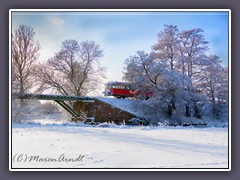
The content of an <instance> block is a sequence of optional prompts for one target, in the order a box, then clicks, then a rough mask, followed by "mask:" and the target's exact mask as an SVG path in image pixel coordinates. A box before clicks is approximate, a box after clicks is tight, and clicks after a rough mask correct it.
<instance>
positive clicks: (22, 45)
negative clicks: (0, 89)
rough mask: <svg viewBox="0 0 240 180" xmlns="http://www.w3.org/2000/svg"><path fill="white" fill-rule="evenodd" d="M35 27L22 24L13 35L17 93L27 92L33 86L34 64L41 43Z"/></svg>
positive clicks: (13, 71)
mask: <svg viewBox="0 0 240 180" xmlns="http://www.w3.org/2000/svg"><path fill="white" fill-rule="evenodd" d="M34 36H35V32H34V31H33V28H31V27H29V26H25V25H20V26H19V27H18V29H16V30H15V32H14V34H13V35H12V87H13V89H12V90H13V92H15V93H26V92H28V91H30V89H31V88H32V87H33V85H34V82H35V79H34V74H33V68H34V64H35V63H36V61H37V59H38V55H39V54H38V51H39V49H40V45H39V43H38V42H36V41H35V40H34Z"/></svg>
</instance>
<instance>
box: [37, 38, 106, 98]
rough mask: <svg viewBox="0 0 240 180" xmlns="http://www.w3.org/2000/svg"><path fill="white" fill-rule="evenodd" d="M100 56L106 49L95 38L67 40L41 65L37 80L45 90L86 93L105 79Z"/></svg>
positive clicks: (62, 92)
mask: <svg viewBox="0 0 240 180" xmlns="http://www.w3.org/2000/svg"><path fill="white" fill-rule="evenodd" d="M101 57H103V51H102V50H101V49H100V46H99V45H97V44H96V43H95V42H94V41H83V42H80V43H79V42H77V41H76V40H65V41H63V42H62V47H61V50H60V51H59V52H58V53H56V54H55V56H54V57H52V58H50V59H49V60H48V61H47V62H46V63H45V64H40V65H39V68H38V70H37V74H38V80H39V82H41V85H42V87H44V88H43V89H46V88H51V89H55V90H57V92H58V93H60V94H64V95H75V96H82V95H86V94H88V93H90V92H92V91H94V90H96V89H97V88H98V85H99V84H101V82H102V79H103V78H105V68H104V67H102V66H101V64H100V61H99V60H100V58H101Z"/></svg>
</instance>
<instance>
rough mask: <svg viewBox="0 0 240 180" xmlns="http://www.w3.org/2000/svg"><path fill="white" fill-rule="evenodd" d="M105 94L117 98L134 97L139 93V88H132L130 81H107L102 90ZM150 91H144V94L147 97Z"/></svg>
mask: <svg viewBox="0 0 240 180" xmlns="http://www.w3.org/2000/svg"><path fill="white" fill-rule="evenodd" d="M103 94H104V95H105V96H114V97H117V98H123V99H124V98H127V97H136V96H139V95H141V92H140V91H139V90H135V89H133V87H132V85H131V83H125V82H117V81H116V82H109V83H107V84H106V87H105V91H104V92H103ZM151 94H152V93H146V94H144V96H145V97H146V98H148V97H149V96H150V95H151Z"/></svg>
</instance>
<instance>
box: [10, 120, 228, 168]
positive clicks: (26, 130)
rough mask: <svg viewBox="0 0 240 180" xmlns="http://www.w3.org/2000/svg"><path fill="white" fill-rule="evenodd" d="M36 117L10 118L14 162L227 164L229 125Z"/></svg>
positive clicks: (59, 164) (66, 165)
mask: <svg viewBox="0 0 240 180" xmlns="http://www.w3.org/2000/svg"><path fill="white" fill-rule="evenodd" d="M35 122H38V124H36V123H35V124H18V123H13V124H12V168H167V169H168V168H188V169H190V168H228V128H214V127H208V128H193V127H141V126H140V127H139V126H138V127H136V126H135V127H133V126H115V125H114V126H112V127H105V128H103V127H99V126H95V127H94V126H87V125H83V124H71V123H62V122H59V121H54V120H39V121H37V120H36V121H35ZM73 160H74V162H73Z"/></svg>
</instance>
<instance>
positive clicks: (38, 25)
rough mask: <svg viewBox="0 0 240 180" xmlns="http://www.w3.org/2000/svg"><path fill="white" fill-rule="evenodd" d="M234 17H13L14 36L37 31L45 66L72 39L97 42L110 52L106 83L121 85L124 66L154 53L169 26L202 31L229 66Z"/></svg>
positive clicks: (51, 14)
mask: <svg viewBox="0 0 240 180" xmlns="http://www.w3.org/2000/svg"><path fill="white" fill-rule="evenodd" d="M228 18H229V17H228V12H223V11H219V12H217V11H215V12H213V11H210V12H206V11H205V12H196V11H192V12H179V11H177V12H161V11H160V10H158V11H156V12H149V11H147V12H145V11H144V12H143V11H141V12H116V11H113V12H80V11H78V12H56V11H53V12H43V11H42V12H37V11H32V12H12V31H13V30H14V29H16V28H18V26H19V25H20V24H24V25H27V26H31V27H32V28H33V29H34V31H35V33H36V40H38V41H39V43H40V45H41V51H40V60H43V61H44V60H47V59H48V58H50V57H52V56H53V55H54V54H55V53H56V52H58V51H59V50H60V47H61V42H62V41H64V40H67V39H76V40H78V41H84V40H93V41H95V42H96V43H97V44H99V45H100V47H101V48H102V49H103V51H104V57H103V58H102V60H101V62H102V65H103V66H106V67H107V80H106V81H115V80H118V81H121V78H122V71H123V67H124V61H125V59H126V58H128V57H129V56H131V55H134V54H135V52H136V51H138V50H144V51H146V52H150V51H151V47H152V46H153V45H154V44H156V42H157V34H158V33H159V32H160V31H161V30H163V27H164V25H176V26H178V28H179V30H180V31H182V30H188V29H193V28H201V29H202V30H203V31H204V32H203V34H204V36H205V38H206V40H207V41H208V42H209V47H210V53H212V54H216V55H217V56H219V57H220V59H221V60H222V61H223V65H224V66H226V65H227V64H228Z"/></svg>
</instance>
